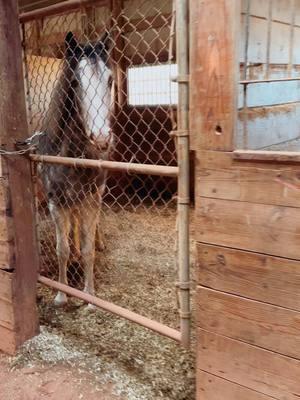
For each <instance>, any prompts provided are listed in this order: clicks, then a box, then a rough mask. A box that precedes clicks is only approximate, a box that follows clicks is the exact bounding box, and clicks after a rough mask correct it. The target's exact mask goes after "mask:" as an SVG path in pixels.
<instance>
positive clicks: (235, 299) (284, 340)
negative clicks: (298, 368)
mask: <svg viewBox="0 0 300 400" xmlns="http://www.w3.org/2000/svg"><path fill="white" fill-rule="evenodd" d="M196 304H197V313H196V315H197V321H198V325H199V326H200V327H201V328H203V329H205V330H208V331H212V332H215V333H218V334H220V335H224V336H227V337H231V338H233V339H237V340H242V341H244V342H246V343H249V344H254V345H256V346H259V347H263V348H265V349H267V350H272V351H275V352H277V353H281V354H283V355H287V356H290V357H294V358H297V359H300V313H299V312H297V311H293V310H289V309H286V308H282V307H277V306H273V305H270V304H265V303H261V302H258V301H254V300H249V299H245V298H243V297H239V296H233V295H230V294H226V293H221V292H218V291H215V290H211V289H208V288H204V287H201V286H198V288H197V303H196Z"/></svg>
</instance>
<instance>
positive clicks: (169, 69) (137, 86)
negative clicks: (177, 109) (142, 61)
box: [127, 64, 178, 106]
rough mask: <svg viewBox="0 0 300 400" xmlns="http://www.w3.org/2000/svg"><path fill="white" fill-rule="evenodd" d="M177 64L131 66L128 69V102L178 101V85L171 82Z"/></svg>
mask: <svg viewBox="0 0 300 400" xmlns="http://www.w3.org/2000/svg"><path fill="white" fill-rule="evenodd" d="M176 75H177V64H164V65H153V66H148V67H133V68H129V69H128V76H127V79H128V96H129V104H130V105H133V106H141V105H170V104H177V102H178V85H177V83H175V82H171V78H172V77H173V76H176Z"/></svg>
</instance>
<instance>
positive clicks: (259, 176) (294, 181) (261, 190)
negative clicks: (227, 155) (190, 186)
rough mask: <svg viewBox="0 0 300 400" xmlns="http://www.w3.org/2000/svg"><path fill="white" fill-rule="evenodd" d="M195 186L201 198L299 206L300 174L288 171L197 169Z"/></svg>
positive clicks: (295, 171)
mask: <svg viewBox="0 0 300 400" xmlns="http://www.w3.org/2000/svg"><path fill="white" fill-rule="evenodd" d="M196 185H197V195H198V196H201V197H209V198H218V199H225V200H237V201H248V202H250V203H260V204H273V205H282V206H292V207H298V208H299V207H300V171H297V170H294V169H291V168H289V169H286V170H272V169H263V168H237V167H236V168H231V169H217V168H216V169H200V170H198V172H197V182H196ZM266 188H267V190H266ZM199 201H201V200H199Z"/></svg>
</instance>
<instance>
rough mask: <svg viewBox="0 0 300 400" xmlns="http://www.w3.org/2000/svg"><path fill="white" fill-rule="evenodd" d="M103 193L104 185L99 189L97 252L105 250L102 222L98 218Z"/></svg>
mask: <svg viewBox="0 0 300 400" xmlns="http://www.w3.org/2000/svg"><path fill="white" fill-rule="evenodd" d="M104 191H105V183H104V184H103V185H102V186H101V187H100V189H99V213H98V218H97V227H96V244H95V248H96V250H98V251H103V250H104V249H105V243H104V230H103V221H102V218H100V214H101V207H102V198H103V195H104ZM100 219H101V222H100Z"/></svg>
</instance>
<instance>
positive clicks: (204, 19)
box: [190, 0, 240, 150]
mask: <svg viewBox="0 0 300 400" xmlns="http://www.w3.org/2000/svg"><path fill="white" fill-rule="evenodd" d="M239 24H240V2H233V1H232V0H202V1H192V2H190V31H191V42H190V48H191V51H190V54H191V62H190V65H191V84H190V92H191V97H190V111H191V112H190V125H191V143H192V149H194V150H195V149H200V148H201V149H215V150H232V149H233V137H234V131H235V126H236V120H237V94H238V87H237V83H238V80H239V71H238V69H239V65H238V53H239V49H238V38H239V34H238V29H239Z"/></svg>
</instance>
